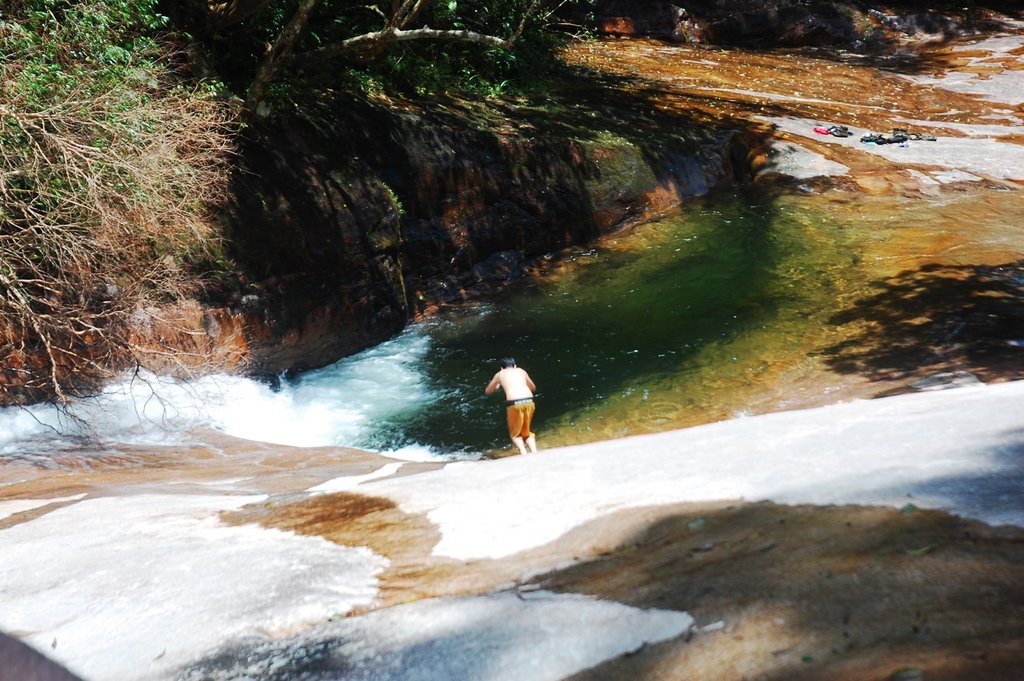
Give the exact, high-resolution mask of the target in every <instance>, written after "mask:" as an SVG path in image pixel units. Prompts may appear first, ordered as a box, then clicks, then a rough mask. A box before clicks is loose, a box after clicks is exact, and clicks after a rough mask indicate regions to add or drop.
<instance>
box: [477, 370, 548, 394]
mask: <svg viewBox="0 0 1024 681" xmlns="http://www.w3.org/2000/svg"><path fill="white" fill-rule="evenodd" d="M477 385H479V383H478V384H477ZM499 387H501V389H502V390H503V391H504V392H505V399H506V400H521V399H524V398H527V397H533V391H534V390H536V389H537V386H536V385H534V383H533V380H532V379H531V378H530V374H528V373H526V370H525V369H520V368H519V367H509V368H508V369H501V370H500V371H498V373H496V374H494V378H492V379H491V382H490V384H488V386H487V387H486V388H484V393H486V394H488V395H493V394H494V392H495V391H496V390H497V389H498V388H499Z"/></svg>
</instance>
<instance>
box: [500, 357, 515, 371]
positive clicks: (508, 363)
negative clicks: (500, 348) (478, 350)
mask: <svg viewBox="0 0 1024 681" xmlns="http://www.w3.org/2000/svg"><path fill="white" fill-rule="evenodd" d="M499 364H501V368H502V369H511V368H512V367H514V366H515V365H516V360H515V359H514V358H512V357H502V358H501V362H499Z"/></svg>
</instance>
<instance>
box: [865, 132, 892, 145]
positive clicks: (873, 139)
mask: <svg viewBox="0 0 1024 681" xmlns="http://www.w3.org/2000/svg"><path fill="white" fill-rule="evenodd" d="M860 141H861V142H863V143H864V144H888V143H889V140H887V139H885V136H884V135H879V134H878V133H877V132H873V133H871V134H870V135H864V136H863V137H861V138H860Z"/></svg>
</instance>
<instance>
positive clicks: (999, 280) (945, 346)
mask: <svg viewBox="0 0 1024 681" xmlns="http://www.w3.org/2000/svg"><path fill="white" fill-rule="evenodd" d="M877 288H878V293H876V294H875V295H873V296H870V297H868V298H865V299H864V300H862V301H860V302H859V303H858V304H857V305H855V306H853V307H851V308H850V309H848V310H845V311H843V312H840V313H839V314H837V315H835V316H833V317H832V318H831V319H830V320H829V321H830V322H831V323H832V324H835V325H856V326H857V327H859V329H860V330H859V332H858V333H856V334H855V335H854V336H853V337H852V338H850V339H849V340H847V341H844V342H842V343H839V344H837V345H833V346H831V347H829V348H827V349H826V350H825V351H824V355H825V362H826V364H828V365H829V366H831V367H832V368H833V369H834V370H836V371H839V372H841V373H846V374H864V375H866V376H868V377H869V378H871V379H873V380H879V379H894V378H895V379H914V378H921V377H924V376H928V375H934V374H936V373H937V372H939V373H942V374H944V375H947V376H950V377H955V372H957V371H959V372H970V373H971V374H974V375H976V376H977V377H979V378H980V379H981V380H986V379H989V380H991V379H997V378H1021V377H1024V365H1022V364H1021V361H1020V360H1021V358H1022V357H1024V304H1022V299H1024V261H1017V262H1013V263H1007V264H1003V265H995V266H989V265H958V266H948V265H928V266H925V267H922V268H920V269H918V270H908V271H906V272H902V273H900V274H898V275H896V276H895V277H892V278H891V279H887V280H884V281H881V282H879V283H878V284H877ZM922 387H928V386H922ZM935 387H938V386H935Z"/></svg>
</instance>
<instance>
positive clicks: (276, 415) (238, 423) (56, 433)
mask: <svg viewBox="0 0 1024 681" xmlns="http://www.w3.org/2000/svg"><path fill="white" fill-rule="evenodd" d="M430 343H431V341H430V337H429V336H428V335H427V334H426V333H425V331H424V330H423V329H422V328H421V327H417V326H412V327H410V328H408V329H407V330H406V331H405V332H404V333H402V334H401V335H399V336H397V337H396V338H394V339H392V340H389V341H387V342H385V343H382V344H381V345H378V346H376V347H373V348H370V349H369V350H366V351H364V352H361V353H359V354H357V355H353V356H352V357H348V358H346V359H343V360H341V361H340V362H338V363H336V364H333V365H331V366H328V367H325V368H323V369H319V370H317V371H312V372H309V373H307V374H305V375H303V376H302V377H301V378H300V379H299V380H297V381H293V382H284V381H282V382H281V384H280V387H278V388H276V389H275V388H272V387H271V386H270V385H268V384H266V383H263V382H259V381H256V380H253V379H249V378H244V377H241V376H228V375H212V376H205V377H202V378H199V379H197V380H194V381H181V380H175V379H169V378H164V377H158V376H155V375H153V374H149V373H144V372H139V373H134V374H129V375H126V376H124V377H123V378H122V380H121V381H118V382H115V383H112V384H110V385H108V386H107V387H106V388H105V389H104V390H103V392H102V393H101V394H100V395H98V396H96V397H92V398H88V399H81V400H76V401H74V402H73V403H71V404H70V405H69V406H68V409H67V410H66V411H62V410H59V409H57V408H56V407H55V406H53V405H48V404H42V405H33V406H31V407H23V408H18V407H12V408H5V409H0V456H13V455H17V454H18V453H21V452H24V451H26V450H28V449H33V450H40V449H48V448H60V447H62V446H67V445H69V444H72V443H74V442H76V441H77V440H80V439H81V438H83V437H84V436H86V435H88V436H91V437H93V438H95V439H96V440H99V441H103V442H108V443H125V444H178V443H184V442H187V441H189V438H190V433H192V432H194V431H195V430H196V429H198V428H211V429H213V430H216V431H219V432H222V433H225V434H227V435H231V436H234V437H239V438H244V439H248V440H259V441H262V442H269V443H273V444H282V445H291V446H297V447H315V446H348V447H361V448H368V447H367V444H366V443H367V442H368V439H369V437H370V435H371V434H372V432H373V431H374V430H375V424H378V423H379V422H380V421H381V420H386V419H388V418H389V417H392V416H395V415H398V414H401V413H403V412H405V411H408V410H409V409H411V408H413V407H414V406H415V405H419V404H422V403H424V402H428V403H429V402H430V401H431V400H433V399H437V398H438V397H439V396H438V395H434V394H432V391H431V390H430V388H429V387H428V386H427V385H426V381H425V377H424V375H423V373H422V370H421V366H422V364H421V362H422V359H423V358H424V356H425V355H426V354H427V353H428V351H429V350H430ZM388 454H390V455H392V456H397V457H399V458H406V459H417V460H419V459H429V458H433V457H434V456H435V455H434V454H433V453H432V452H431V451H430V449H429V448H427V447H419V446H410V447H405V448H402V449H401V450H398V451H394V452H388Z"/></svg>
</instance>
